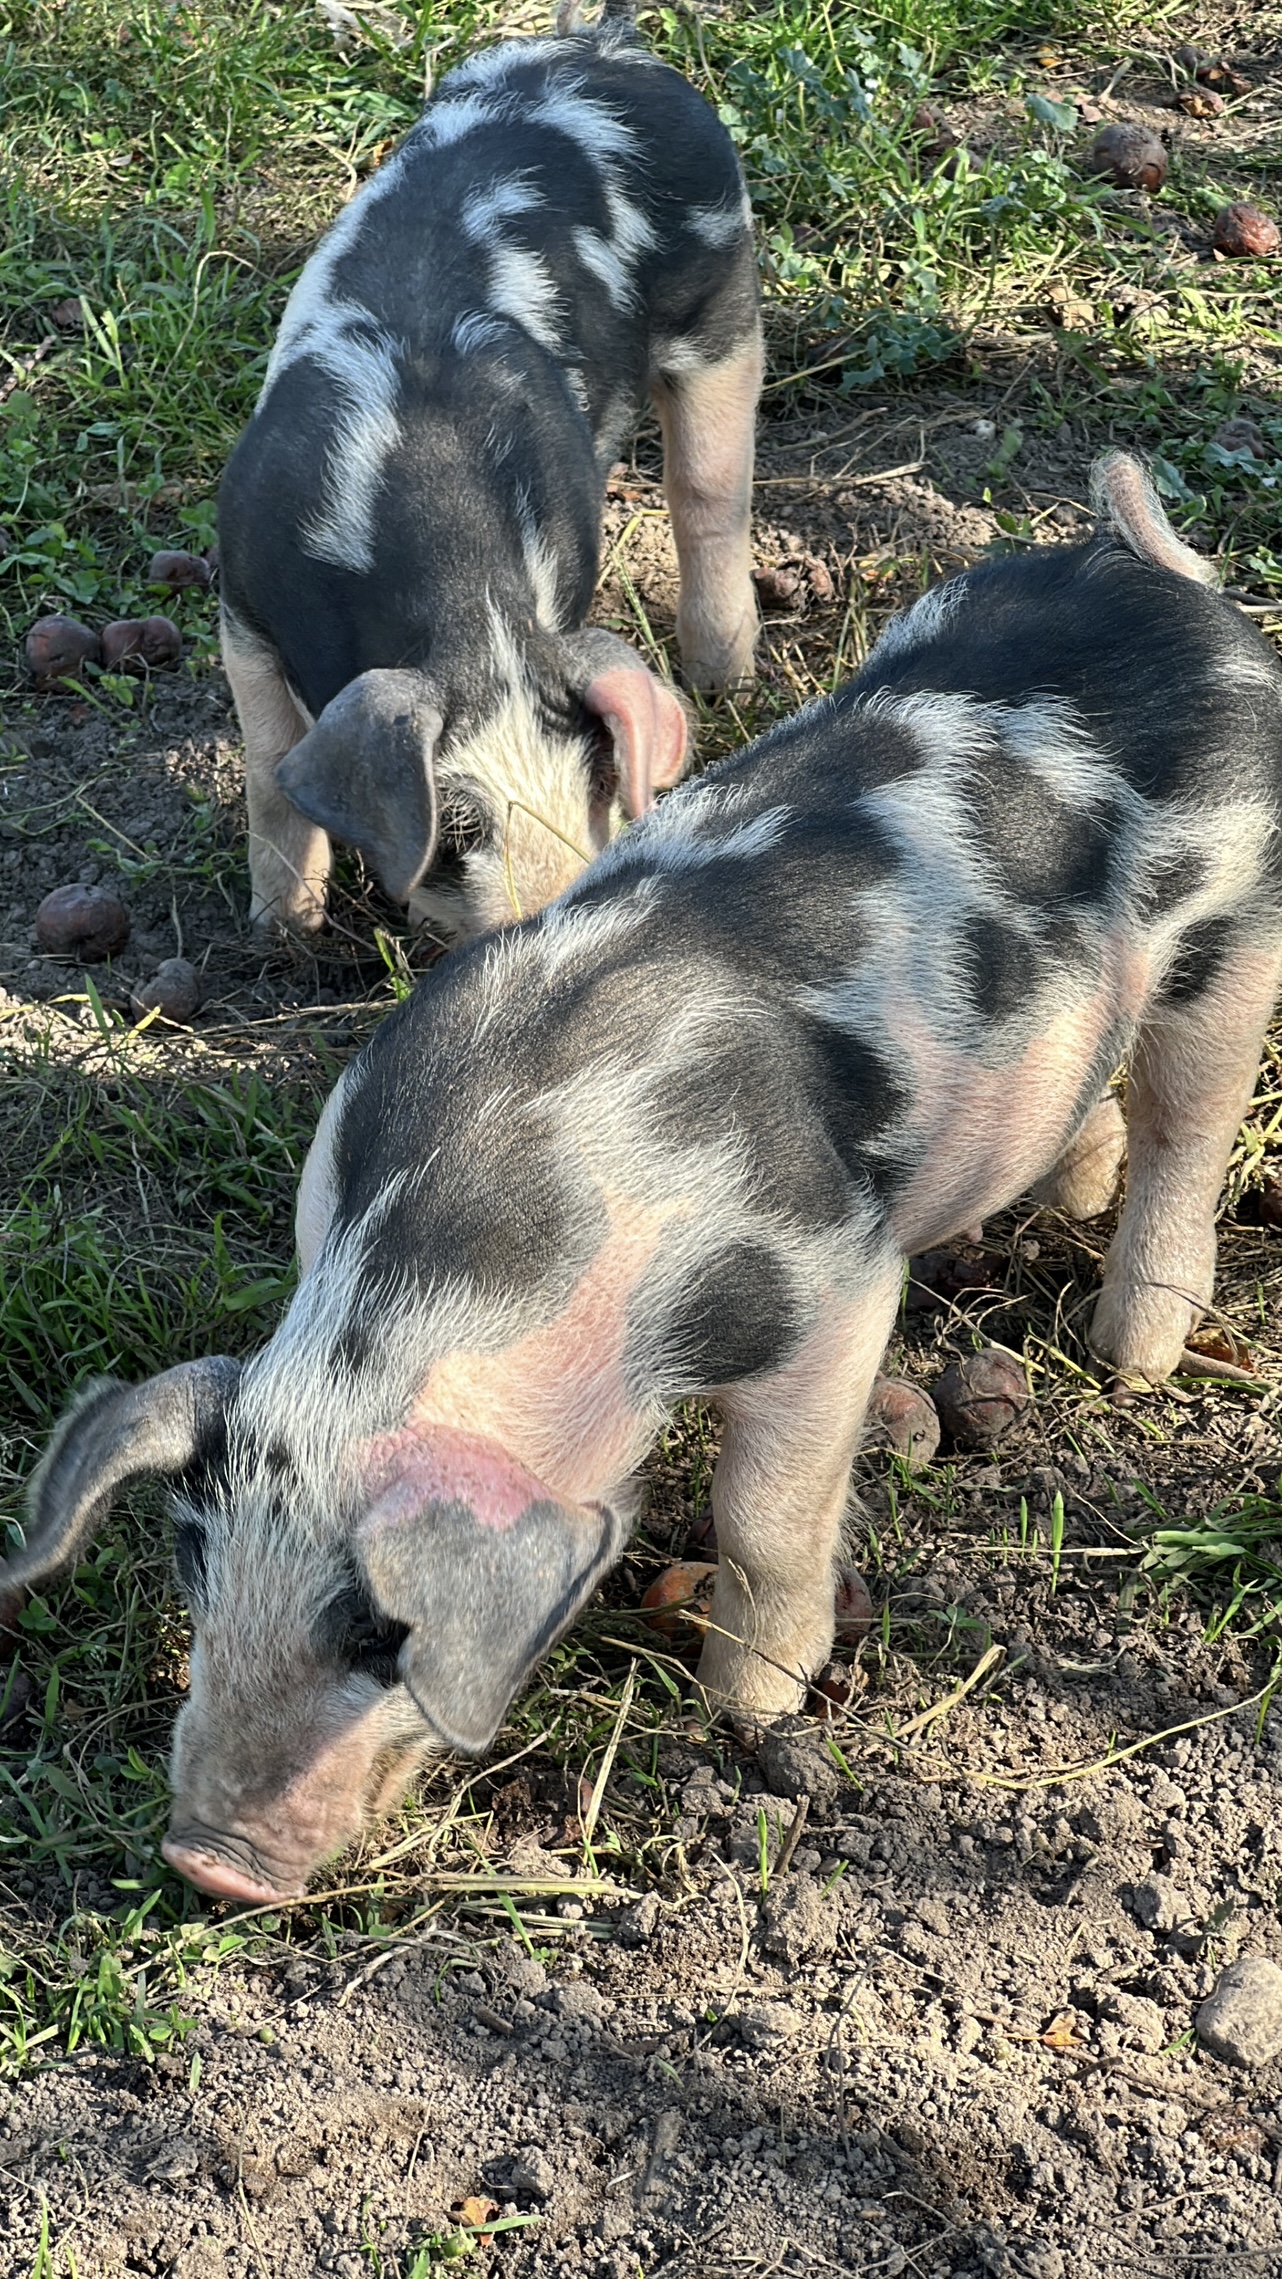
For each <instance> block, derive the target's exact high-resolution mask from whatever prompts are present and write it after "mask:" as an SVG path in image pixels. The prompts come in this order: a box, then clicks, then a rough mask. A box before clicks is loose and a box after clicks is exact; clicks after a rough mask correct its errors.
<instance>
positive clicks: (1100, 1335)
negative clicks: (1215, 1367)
mask: <svg viewBox="0 0 1282 2279" xmlns="http://www.w3.org/2000/svg"><path fill="white" fill-rule="evenodd" d="M1162 1297H1166V1303H1165V1304H1162V1303H1160V1299H1161V1298H1162ZM1200 1312H1201V1308H1200V1307H1196V1306H1191V1305H1189V1304H1187V1303H1183V1302H1181V1303H1179V1304H1177V1305H1172V1304H1171V1302H1170V1299H1169V1296H1168V1295H1167V1294H1166V1293H1164V1292H1163V1293H1158V1292H1154V1293H1153V1297H1152V1298H1146V1297H1145V1295H1144V1294H1142V1293H1141V1295H1140V1296H1139V1297H1132V1298H1131V1299H1130V1300H1129V1301H1127V1302H1126V1303H1125V1304H1119V1303H1117V1302H1115V1301H1114V1300H1113V1299H1112V1298H1111V1297H1110V1294H1109V1292H1108V1291H1107V1290H1106V1291H1105V1292H1104V1293H1103V1295H1102V1296H1101V1298H1100V1300H1099V1303H1098V1305H1097V1306H1096V1308H1095V1312H1094V1315H1093V1316H1092V1319H1091V1327H1090V1335H1089V1337H1088V1340H1087V1342H1088V1344H1089V1346H1090V1350H1091V1352H1092V1353H1093V1354H1094V1355H1095V1357H1096V1359H1097V1360H1099V1361H1104V1362H1107V1363H1108V1364H1109V1366H1110V1367H1111V1368H1112V1369H1113V1370H1114V1371H1115V1373H1116V1374H1117V1376H1118V1377H1120V1378H1122V1379H1123V1380H1124V1381H1125V1382H1127V1383H1128V1384H1131V1385H1136V1384H1139V1385H1161V1384H1164V1383H1165V1381H1166V1379H1167V1378H1168V1377H1169V1376H1170V1374H1171V1372H1172V1370H1173V1369H1176V1368H1178V1367H1179V1362H1180V1356H1181V1355H1182V1353H1183V1351H1184V1348H1185V1346H1186V1344H1187V1343H1188V1338H1189V1332H1190V1330H1191V1329H1192V1327H1193V1325H1194V1323H1195V1322H1196V1321H1197V1319H1198V1316H1199V1314H1200Z"/></svg>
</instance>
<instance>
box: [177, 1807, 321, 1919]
mask: <svg viewBox="0 0 1282 2279" xmlns="http://www.w3.org/2000/svg"><path fill="white" fill-rule="evenodd" d="M160 1849H161V1852H162V1854H163V1856H164V1858H165V1859H166V1860H167V1861H168V1863H169V1865H170V1867H171V1868H174V1869H176V1870H177V1872H178V1874H179V1875H181V1876H183V1877H185V1879H186V1881H187V1882H188V1883H192V1884H194V1885H195V1887H196V1889H197V1891H204V1892H208V1894H209V1896H210V1898H212V1899H244V1900H247V1901H250V1902H253V1901H259V1900H270V1899H286V1898H294V1897H296V1896H297V1894H298V1892H299V1891H301V1890H302V1888H303V1886H302V1885H301V1884H298V1885H296V1886H295V1887H294V1889H293V1890H292V1891H288V1892H287V1891H281V1890H279V1889H277V1888H276V1887H275V1886H273V1884H271V1883H270V1882H268V1880H267V1875H266V1870H265V1869H264V1868H263V1866H262V1863H261V1861H260V1860H259V1857H258V1854H257V1852H256V1850H255V1848H254V1846H253V1845H252V1844H251V1843H249V1842H248V1841H247V1840H246V1839H245V1838H243V1837H237V1836H230V1835H226V1834H224V1833H223V1832H222V1831H221V1830H216V1829H207V1828H201V1827H196V1826H188V1827H184V1828H182V1829H181V1830H179V1831H178V1833H177V1834H170V1835H168V1836H166V1837H165V1840H164V1842H163V1843H162V1845H161V1847H160ZM238 1858H243V1859H244V1860H245V1861H246V1862H247V1863H248V1864H247V1865H245V1866H238V1865H237V1859H238Z"/></svg>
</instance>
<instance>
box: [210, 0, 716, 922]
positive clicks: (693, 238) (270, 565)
mask: <svg viewBox="0 0 1282 2279" xmlns="http://www.w3.org/2000/svg"><path fill="white" fill-rule="evenodd" d="M631 14H632V7H631V4H630V0H610V4H608V5H607V8H606V13H605V16H604V18H603V20H602V22H601V23H600V24H599V25H598V26H597V27H596V28H595V29H594V30H592V31H574V32H572V33H569V34H568V35H566V36H564V37H549V38H545V39H516V40H508V41H506V42H504V43H503V44H502V45H501V46H498V47H493V48H489V49H487V50H485V51H484V52H483V53H481V54H479V55H476V56H474V57H473V58H472V60H471V61H470V62H469V63H466V64H464V65H463V66H462V67H461V68H460V69H459V70H457V71H453V72H451V73H450V74H449V76H448V77H447V78H445V79H444V80H443V81H442V83H441V85H440V87H439V88H438V90H437V91H436V93H435V94H434V95H433V97H432V99H431V101H430V102H429V103H428V105H427V107H426V109H425V110H424V112H423V115H422V117H421V119H420V120H419V122H418V124H417V125H416V126H415V127H414V128H413V129H412V131H411V132H410V133H409V134H408V135H407V136H406V138H405V140H404V142H403V143H402V144H401V146H400V148H399V149H398V150H397V151H396V152H395V153H394V155H393V156H392V157H390V158H389V159H388V160H387V161H386V163H385V164H384V165H383V167H382V168H381V169H380V170H379V172H378V173H377V174H375V175H374V177H373V178H372V180H371V181H369V182H368V183H366V185H365V186H364V188H363V189H362V190H361V191H360V192H359V193H358V195H357V196H356V197H355V198H353V200H352V202H351V204H350V205H349V206H348V207H347V208H346V209H345V210H344V212H343V213H342V214H341V215H340V217H339V219H338V221H337V222H336V223H335V224H334V227H333V228H332V229H331V230H330V232H329V235H328V236H327V237H326V238H324V239H323V241H322V243H321V244H320V246H319V247H318V249H317V251H316V252H315V253H314V254H313V255H312V257H311V259H310V261H309V262H308V263H307V266H306V268H305V269H304V271H303V273H302V276H301V277H300V278H299V281H298V283H297V285H296V286H295V287H294V290H293V293H292V294H291V296H290V299H289V303H288V306H287V308H286V310H285V315H284V319H283V322H282V324H281V328H280V333H279V335H278V337H277V340H276V345H275V347H274V349H273V351H272V356H271V361H270V363H269V365H268V368H267V378H266V381H265V383H264V386H263V391H262V394H261V396H260V397H259V400H258V406H257V409H256V411H255V413H254V416H253V418H252V419H251V421H250V423H249V426H248V427H247V428H246V430H245V433H244V435H243V436H242V437H241V440H240V442H239V444H238V445H237V447H236V450H235V452H234V454H233V456H232V459H231V462H230V464H229V466H228V468H227V471H226V474H225V476H224V478H223V485H222V492H221V496H220V501H219V538H220V546H221V558H222V591H223V612H222V640H223V658H224V662H225V664H226V668H227V676H228V679H229V680H230V682H231V686H232V692H233V694H234V696H235V699H236V708H237V711H238V713H239V715H240V723H241V728H242V731H243V734H244V739H245V777H246V789H247V794H248V803H249V830H250V839H249V864H250V874H251V880H252V887H253V895H252V904H251V915H252V916H253V918H254V919H255V920H256V921H257V922H259V923H260V924H261V925H263V926H266V927H271V926H273V925H275V924H277V923H283V924H284V925H286V926H288V927H291V928H294V929H299V930H304V931H305V930H307V929H309V928H313V927H316V926H318V925H320V924H321V923H322V921H323V918H324V910H325V886H326V879H327V876H328V871H329V862H330V841H331V839H339V840H343V841H346V842H347V843H348V844H350V845H353V846H356V847H359V848H360V849H361V851H362V853H363V854H364V855H365V857H366V859H367V860H368V862H369V863H370V865H371V866H372V868H373V869H374V871H375V872H376V873H377V875H378V877H379V878H380V880H381V881H382V884H383V885H384V887H385V888H386V890H387V891H388V893H389V894H391V895H393V896H394V897H396V898H398V899H399V900H402V901H403V900H405V899H406V898H407V897H409V896H410V895H411V894H412V893H414V890H416V889H417V890H418V891H417V893H416V894H415V901H414V909H415V913H416V915H417V916H419V917H420V918H425V919H428V920H430V921H431V922H432V923H433V924H435V925H436V926H437V927H439V928H440V929H442V930H443V931H444V932H445V933H446V934H449V935H453V936H456V937H460V938H465V937H467V936H468V935H471V934H474V933H477V932H479V931H481V930H482V929H484V928H486V927H489V926H493V925H496V924H500V923H503V922H505V921H510V920H511V919H512V918H514V917H520V916H522V915H524V914H525V913H527V912H528V911H531V910H534V909H538V908H539V907H541V905H542V904H543V903H545V902H547V901H549V900H550V899H551V897H552V896H553V895H554V894H557V893H559V892H560V890H561V889H562V887H564V886H565V885H566V884H567V883H568V882H569V880H570V879H572V878H573V877H574V876H575V875H576V874H577V872H578V871H579V870H580V869H581V868H582V867H583V864H584V863H585V862H586V861H587V860H589V859H590V857H591V856H592V855H593V854H595V853H596V852H598V851H599V849H600V848H601V847H603V846H604V845H605V843H606V840H607V839H608V837H609V836H610V834H611V832H612V830H614V829H615V828H616V827H617V825H618V823H619V822H620V821H621V819H622V815H623V814H627V815H629V816H634V817H635V816H639V815H642V814H644V813H645V811H646V809H647V808H648V806H649V805H650V801H651V797H652V794H653V792H654V790H655V789H656V788H657V787H658V786H660V785H664V784H668V783H671V782H673V781H674V780H675V778H676V777H677V776H678V775H679V774H680V772H681V768H682V765H683V762H684V757H685V749H686V719H685V713H684V711H683V709H682V706H681V704H680V702H679V701H678V699H677V697H676V695H675V694H674V692H673V690H672V688H671V687H670V686H669V684H668V683H667V682H665V681H664V680H662V679H660V678H659V677H658V676H657V675H656V674H654V673H652V672H651V671H649V669H648V668H647V667H646V666H645V665H644V664H643V663H642V661H641V659H640V657H638V656H637V655H636V654H635V653H634V651H632V650H631V649H630V648H629V647H628V646H627V645H626V643H624V642H623V641H621V640H618V639H616V638H614V637H613V636H611V635H609V634H607V633H604V632H601V631H588V630H585V627H584V619H585V618H586V616H587V612H588V607H589V604H590V602H591V599H592V591H593V587H594V584H595V582H596V576H597V567H598V559H599V553H600V538H601V511H602V502H603V498H604V491H605V478H606V474H607V472H608V470H609V467H610V465H611V463H612V461H613V460H614V459H615V458H616V457H617V455H618V452H619V449H620V447H621V445H623V443H624V442H625V441H626V440H627V438H628V437H629V435H630V434H631V431H632V428H633V426H634V424H635V421H636V418H637V414H638V411H639V408H640V406H641V404H642V402H643V401H644V399H645V397H646V395H647V393H648V394H649V395H650V397H651V398H652V399H653V402H654V404H655V406H656V409H657V411H658V414H659V420H660V424H661V426H662V430H663V445H664V475H665V483H666V488H667V496H668V504H669V508H670V511H671V516H672V526H673V534H674V536H675V539H676V547H677V555H678V560H679V563H680V570H681V598H680V606H679V609H678V613H677V639H678V643H679V646H680V650H681V656H682V661H683V665H684V669H685V673H686V677H687V679H688V680H689V682H690V683H691V685H692V686H694V687H696V688H705V689H718V688H726V687H730V686H733V685H734V684H736V683H738V682H740V681H742V680H744V679H746V678H747V677H748V676H749V675H750V674H751V671H752V652H753V642H754V639H755V636H756V604H755V600H754V597H753V589H752V584H751V578H750V570H751V552H750V535H749V511H750V501H751V490H752V455H753V423H754V415H755V407H756V401H757V394H758V390H759V386H760V378H761V331H760V320H759V315H758V304H757V274H756V262H755V258H754V253H753V244H752V232H751V226H750V219H749V211H748V202H747V197H746V193H745V190H744V185H743V178H742V175H741V173H740V170H739V164H738V161H737V159H736V156H735V152H734V147H733V145H732V143H731V141H730V138H729V136H728V135H727V133H726V131H725V129H724V128H723V127H722V126H721V124H720V122H719V121H718V119H717V117H716V115H715V113H714V112H713V111H712V110H711V109H710V107H709V106H708V104H707V103H705V102H704V100H703V98H702V97H701V96H700V95H698V94H696V92H695V90H694V89H693V88H692V87H691V86H690V85H689V84H688V83H687V82H686V81H685V80H684V79H682V78H681V76H680V74H679V73H678V72H676V71H673V70H672V69H670V67H669V66H667V65H666V64H662V63H659V62H658V61H656V59H655V58H654V57H653V56H652V55H650V54H649V53H648V52H647V51H646V49H645V48H644V47H642V46H640V45H639V44H638V43H637V41H636V39H635V37H634V35H633V32H632V26H631Z"/></svg>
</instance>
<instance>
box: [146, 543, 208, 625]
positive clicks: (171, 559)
mask: <svg viewBox="0 0 1282 2279" xmlns="http://www.w3.org/2000/svg"><path fill="white" fill-rule="evenodd" d="M213 574H214V573H213V570H212V568H211V567H210V565H209V563H208V562H207V561H206V560H205V557H204V555H203V554H184V553H182V552H180V551H179V550H178V549H177V548H173V549H171V550H170V551H169V552H168V553H166V554H153V555H152V557H151V561H150V563H149V565H148V569H147V583H148V585H152V586H168V588H169V590H170V592H171V593H180V592H181V591H182V589H183V587H184V586H207V585H208V584H209V582H210V580H211V578H212V577H213ZM166 622H168V621H167V620H166Z"/></svg>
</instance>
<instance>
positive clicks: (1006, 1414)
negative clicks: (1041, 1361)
mask: <svg viewBox="0 0 1282 2279" xmlns="http://www.w3.org/2000/svg"><path fill="white" fill-rule="evenodd" d="M935 1406H936V1408H937V1409H938V1411H939V1416H940V1422H941V1423H942V1425H943V1427H944V1430H945V1432H946V1433H947V1434H948V1436H949V1438H950V1439H951V1440H952V1442H953V1444H954V1446H956V1447H958V1448H995V1447H996V1446H997V1443H998V1441H999V1440H1004V1439H1005V1437H1006V1434H1007V1433H1008V1432H1009V1431H1010V1430H1011V1427H1012V1426H1013V1425H1015V1424H1017V1423H1018V1422H1019V1420H1020V1418H1021V1417H1022V1416H1023V1414H1024V1412H1025V1410H1026V1409H1027V1407H1028V1384H1027V1381H1026V1379H1025V1376H1024V1371H1023V1368H1022V1366H1021V1364H1020V1363H1019V1362H1018V1361H1017V1360H1016V1358H1015V1356H1014V1354H1013V1353H1005V1352H1003V1350H1002V1348H1001V1347H1000V1346H999V1345H986V1346H985V1347H984V1350H983V1351H982V1353H968V1354H967V1355H966V1356H965V1358H964V1360H961V1361H953V1362H950V1364H949V1366H948V1368H947V1369H945V1371H944V1374H943V1376H942V1377H941V1378H940V1380H939V1383H938V1384H937V1385H936V1387H935Z"/></svg>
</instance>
